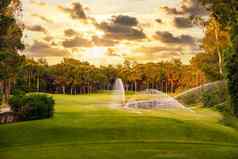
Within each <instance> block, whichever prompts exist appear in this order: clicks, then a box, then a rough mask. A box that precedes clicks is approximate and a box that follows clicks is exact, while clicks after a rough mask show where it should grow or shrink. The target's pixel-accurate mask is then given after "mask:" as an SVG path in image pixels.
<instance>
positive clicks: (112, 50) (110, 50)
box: [106, 48, 120, 57]
mask: <svg viewBox="0 0 238 159" xmlns="http://www.w3.org/2000/svg"><path fill="white" fill-rule="evenodd" d="M116 52H117V50H116V49H115V48H108V49H107V52H106V55H107V56H111V57H120V55H118V54H117V53H116Z"/></svg>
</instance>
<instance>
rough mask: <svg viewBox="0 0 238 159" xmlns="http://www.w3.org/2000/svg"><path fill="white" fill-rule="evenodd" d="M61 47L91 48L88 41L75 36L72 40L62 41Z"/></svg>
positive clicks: (90, 43)
mask: <svg viewBox="0 0 238 159" xmlns="http://www.w3.org/2000/svg"><path fill="white" fill-rule="evenodd" d="M62 45H63V46H64V47H65V48H75V47H92V42H91V41H90V40H87V39H84V38H81V37H79V36H76V37H74V38H72V39H66V40H65V41H63V43H62Z"/></svg>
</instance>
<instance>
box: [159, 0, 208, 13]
mask: <svg viewBox="0 0 238 159" xmlns="http://www.w3.org/2000/svg"><path fill="white" fill-rule="evenodd" d="M162 9H163V10H164V11H165V12H166V13H167V14H173V15H188V16H192V17H194V16H205V15H207V11H206V9H205V8H204V7H203V6H202V5H201V4H200V3H199V1H198V0H182V1H181V5H180V6H179V8H169V7H167V6H166V7H162Z"/></svg>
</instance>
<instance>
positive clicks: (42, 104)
mask: <svg viewBox="0 0 238 159" xmlns="http://www.w3.org/2000/svg"><path fill="white" fill-rule="evenodd" d="M10 105H11V108H12V110H13V111H14V112H16V113H19V114H20V115H21V116H22V117H23V119H24V120H35V119H44V118H50V117H52V116H53V113H54V100H53V98H52V97H50V96H48V95H45V94H31V95H24V96H18V95H17V96H13V97H11V99H10Z"/></svg>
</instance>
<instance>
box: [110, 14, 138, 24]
mask: <svg viewBox="0 0 238 159" xmlns="http://www.w3.org/2000/svg"><path fill="white" fill-rule="evenodd" d="M112 21H113V23H115V24H120V25H125V26H137V25H138V24H139V22H138V20H137V19H136V18H135V17H130V16H127V15H119V16H114V17H113V19H112Z"/></svg>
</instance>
